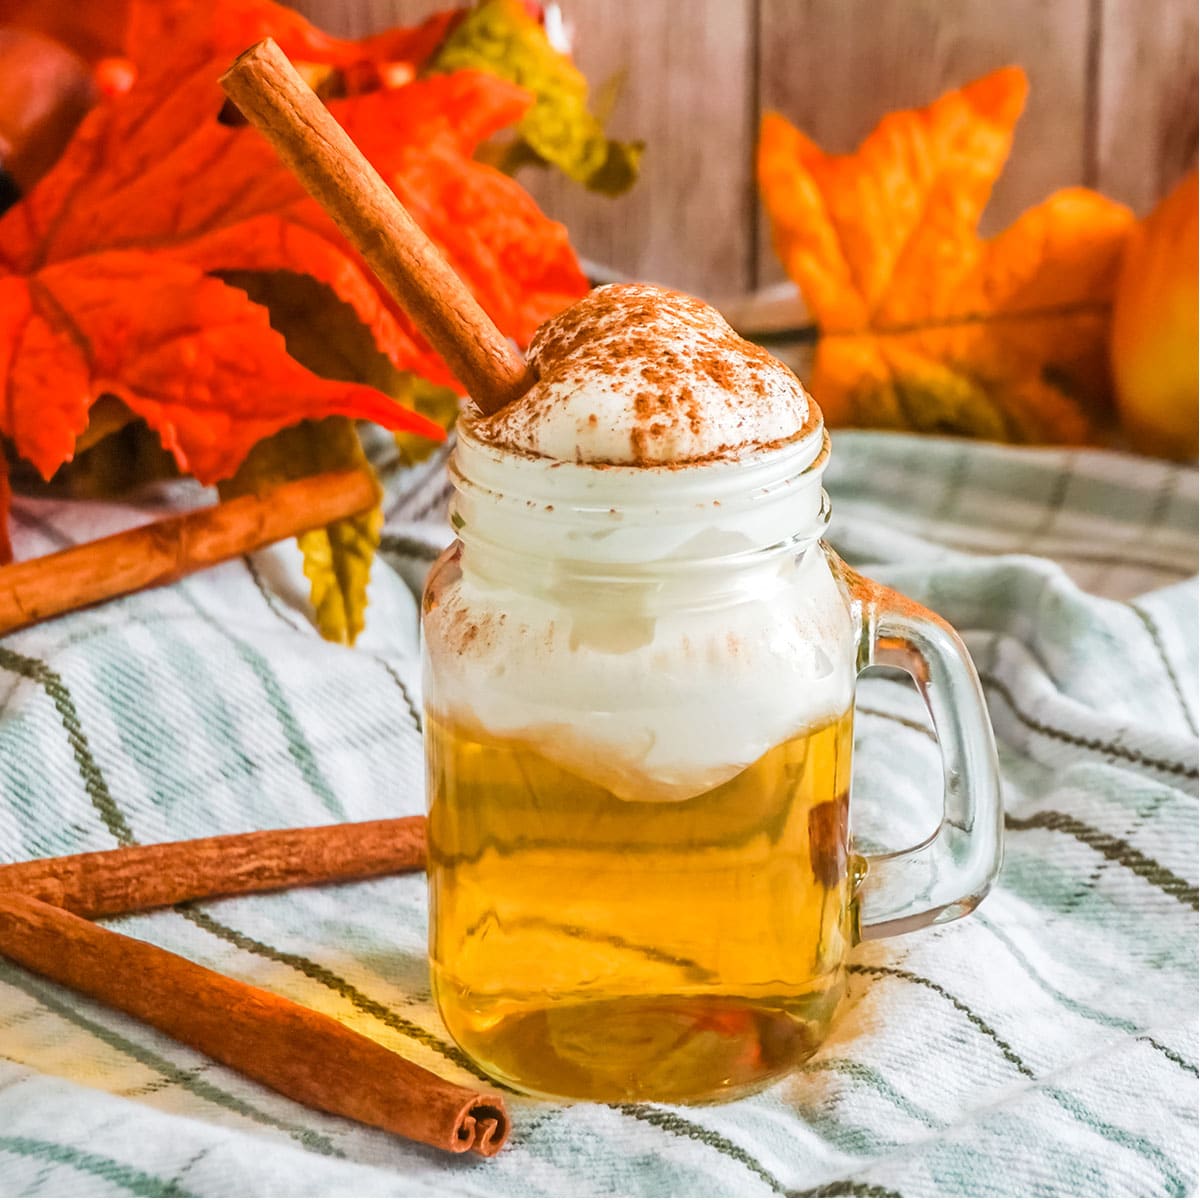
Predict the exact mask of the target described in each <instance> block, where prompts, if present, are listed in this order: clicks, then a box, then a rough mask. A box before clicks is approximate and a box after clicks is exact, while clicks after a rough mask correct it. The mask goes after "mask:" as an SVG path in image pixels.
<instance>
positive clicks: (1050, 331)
mask: <svg viewBox="0 0 1200 1200" xmlns="http://www.w3.org/2000/svg"><path fill="white" fill-rule="evenodd" d="M1025 94H1026V81H1025V76H1024V74H1023V72H1021V71H1020V70H1018V69H1016V68H1006V69H1003V70H1000V71H996V72H993V73H992V74H990V75H987V76H984V78H982V79H980V80H978V81H977V82H975V83H973V84H970V85H968V86H967V87H964V88H962V89H961V90H958V91H953V92H949V93H947V94H946V95H945V96H943V97H941V99H939V100H937V101H935V102H934V103H933V104H931V105H930V106H929V107H928V108H924V109H919V110H915V111H911V112H897V113H892V114H890V115H888V116H886V117H885V118H884V119H883V120H882V121H881V122H880V124H879V125H878V127H877V128H876V129H875V131H874V132H873V133H871V134H870V135H869V136H868V137H867V139H866V140H865V141H864V142H863V143H862V145H861V146H860V147H859V148H858V150H857V151H856V152H854V153H853V154H848V155H828V154H826V153H825V152H824V151H822V150H821V149H820V147H818V146H817V145H815V144H814V143H813V142H812V141H811V140H810V139H809V138H808V137H806V136H805V135H804V134H803V133H801V132H800V131H799V130H797V129H795V128H793V127H792V126H791V125H789V124H788V122H787V121H785V120H784V119H783V118H782V117H781V116H779V115H777V114H768V115H767V116H766V117H765V118H764V120H763V127H762V136H761V140H760V144H759V156H758V177H759V183H760V187H761V190H762V195H763V199H764V202H765V204H766V208H767V211H768V214H769V215H770V218H771V223H772V231H773V234H774V239H775V245H776V248H777V250H778V252H779V254H780V257H781V258H782V260H783V263H784V266H785V267H786V269H787V271H788V274H789V275H791V277H792V278H793V279H794V280H795V281H796V283H797V284H798V285H799V287H800V290H801V293H802V294H803V296H804V299H805V302H806V304H807V305H808V307H809V309H810V311H811V312H812V313H813V315H814V317H815V319H816V322H817V325H818V328H819V335H820V336H819V339H818V342H817V351H816V357H815V360H814V364H813V369H812V376H811V386H812V391H813V394H814V395H815V396H816V398H817V401H818V402H819V403H820V405H821V407H822V409H823V410H824V412H825V414H826V417H827V418H828V419H829V421H830V422H831V423H834V424H851V425H873V426H884V427H893V428H907V429H918V430H928V431H938V432H945V433H957V434H966V435H973V436H983V437H989V438H995V439H1000V440H1007V441H1020V442H1036V441H1061V442H1081V441H1087V440H1090V439H1091V438H1092V437H1094V436H1095V432H1096V429H1097V426H1098V423H1099V422H1100V421H1101V420H1102V419H1103V417H1104V414H1105V412H1106V409H1107V406H1108V402H1109V378H1108V371H1107V364H1106V353H1105V341H1106V337H1107V329H1108V321H1109V310H1110V307H1111V297H1112V292H1113V286H1114V283H1115V279H1116V272H1117V267H1118V264H1119V261H1120V255H1121V251H1122V248H1123V245H1124V241H1125V238H1126V236H1127V234H1128V232H1129V229H1130V227H1131V225H1132V222H1133V217H1132V214H1131V213H1130V212H1129V211H1128V210H1127V209H1126V208H1124V207H1123V206H1121V205H1119V204H1115V203H1113V202H1112V201H1110V200H1107V199H1105V198H1104V197H1103V196H1100V195H1098V194H1096V193H1094V192H1090V191H1087V190H1086V189H1083V188H1069V189H1066V190H1063V191H1060V192H1056V193H1055V194H1053V195H1052V196H1050V197H1049V198H1048V199H1047V200H1045V201H1044V202H1043V203H1041V204H1039V205H1037V206H1036V207H1034V208H1032V209H1030V210H1029V211H1028V212H1026V213H1025V214H1024V215H1023V216H1022V217H1020V218H1019V219H1018V220H1017V221H1016V222H1015V223H1014V224H1013V225H1012V226H1011V227H1010V228H1009V229H1007V230H1006V231H1005V232H1003V233H1001V234H1000V235H999V236H997V237H995V238H993V239H992V240H991V241H984V240H982V239H981V238H980V237H979V236H978V233H977V227H978V223H979V218H980V216H981V215H982V213H983V209H984V207H985V205H986V204H987V200H988V197H989V195H990V194H991V190H992V186H993V184H994V183H995V181H996V179H997V178H998V176H999V174H1000V171H1001V170H1002V168H1003V166H1004V163H1005V161H1006V159H1007V158H1008V153H1009V149H1010V147H1011V143H1012V132H1013V128H1014V126H1015V125H1016V122H1017V119H1018V118H1019V116H1020V113H1021V109H1022V107H1023V105H1024V100H1025Z"/></svg>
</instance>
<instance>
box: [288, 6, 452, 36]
mask: <svg viewBox="0 0 1200 1200" xmlns="http://www.w3.org/2000/svg"><path fill="white" fill-rule="evenodd" d="M288 3H289V7H291V8H294V9H296V10H297V11H298V12H302V13H303V14H304V15H305V16H306V17H307V18H308V19H309V20H310V21H312V22H313V23H314V24H316V25H320V26H321V28H322V29H325V30H327V31H328V32H329V33H333V34H336V35H337V36H338V37H362V36H363V35H364V34H367V33H376V32H378V31H379V30H380V29H387V28H388V27H389V26H391V25H414V24H416V22H418V21H422V20H424V19H425V18H426V17H427V16H429V15H430V14H431V13H435V12H443V11H445V10H446V9H447V8H450V7H453V4H452V0H288Z"/></svg>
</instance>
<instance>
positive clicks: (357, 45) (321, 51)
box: [76, 0, 463, 91]
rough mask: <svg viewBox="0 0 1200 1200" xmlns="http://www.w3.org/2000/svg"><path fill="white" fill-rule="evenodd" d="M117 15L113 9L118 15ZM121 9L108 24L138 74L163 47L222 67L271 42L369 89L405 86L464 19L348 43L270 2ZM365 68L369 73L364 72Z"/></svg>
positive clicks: (442, 17) (145, 0)
mask: <svg viewBox="0 0 1200 1200" xmlns="http://www.w3.org/2000/svg"><path fill="white" fill-rule="evenodd" d="M76 2H77V0H76ZM121 7H122V6H121V5H116V6H115V8H116V10H117V11H118V12H119V10H120V9H121ZM124 7H125V9H126V12H125V14H124V16H123V17H120V18H118V17H116V16H114V20H118V19H119V20H120V21H121V24H122V30H121V35H120V40H121V44H122V46H123V48H124V51H125V53H126V54H127V55H128V56H129V58H130V60H131V61H132V62H133V63H134V64H135V66H136V67H137V68H138V70H139V71H151V72H153V71H155V70H156V69H158V68H159V66H160V65H161V62H162V48H163V46H164V45H171V46H183V47H185V48H186V50H187V53H188V55H189V56H190V58H191V59H192V60H194V61H197V60H198V61H216V60H225V62H226V65H227V64H228V62H229V61H232V59H233V58H235V57H236V56H237V55H238V54H240V53H241V52H242V51H243V50H245V49H246V47H247V46H251V45H253V44H254V43H255V42H257V41H261V40H262V39H263V38H265V37H272V38H274V39H275V41H276V42H277V43H278V45H279V47H280V48H281V49H282V50H283V52H284V54H286V55H287V56H288V58H290V59H291V60H292V61H293V62H294V63H295V64H296V65H297V66H298V67H299V68H300V69H301V70H302V71H306V68H311V67H313V66H316V65H324V66H327V67H332V68H337V69H339V70H341V71H345V72H349V73H351V75H352V76H354V77H355V78H357V79H363V78H370V79H373V80H374V83H375V85H376V86H380V85H382V86H399V85H402V84H405V83H409V82H411V81H412V79H413V76H414V74H415V72H416V71H417V69H419V68H420V67H421V66H422V65H423V64H424V63H425V62H426V61H427V60H428V59H429V58H430V56H431V55H432V54H433V53H434V51H435V50H436V49H437V48H438V46H440V45H441V44H442V43H443V42H444V41H445V39H446V36H447V35H448V33H449V32H450V31H451V30H452V29H453V28H454V26H455V25H456V24H457V23H458V22H459V21H460V20H461V18H462V15H463V14H462V10H461V9H458V8H453V7H449V8H447V10H446V11H444V12H440V13H435V14H433V15H432V16H430V17H429V18H427V19H426V20H425V21H423V22H422V23H421V24H419V25H415V26H412V27H404V26H399V27H396V28H393V29H387V30H384V31H383V32H381V33H377V34H373V35H370V36H368V37H364V38H357V39H347V38H338V37H334V36H332V35H331V34H328V33H326V32H325V31H324V30H322V29H319V28H317V26H315V25H313V24H311V22H309V21H308V20H306V19H305V18H304V17H303V16H301V15H300V13H298V12H296V11H295V10H294V9H292V8H288V7H286V6H285V5H282V4H276V3H274V2H273V0H206V2H205V3H203V4H197V3H196V0H131V2H129V3H127V4H126V5H125V6H124ZM176 63H178V57H176ZM370 67H374V68H375V69H374V71H371V70H365V68H370ZM306 73H307V71H306ZM310 82H311V80H310ZM349 90H350V91H359V90H365V88H360V87H351V88H350V89H349Z"/></svg>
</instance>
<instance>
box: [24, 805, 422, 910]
mask: <svg viewBox="0 0 1200 1200" xmlns="http://www.w3.org/2000/svg"><path fill="white" fill-rule="evenodd" d="M424 865H425V818H424V817H399V818H395V819H393V820H385V821H356V822H353V823H351V824H347V825H320V826H315V827H312V828H308V829H268V830H264V831H261V832H258V833H236V834H224V835H221V836H219V837H207V838H197V839H195V840H193V841H186V842H162V843H160V844H158V845H154V846H126V847H123V848H122V849H120V850H98V851H94V852H92V853H88V854H70V855H65V856H63V857H61V858H42V859H35V860H33V861H32V862H20V863H12V864H8V865H4V866H0V891H5V892H16V893H20V894H21V895H25V896H32V897H35V898H36V899H38V900H43V901H45V902H46V903H47V904H53V905H55V906H56V907H57V908H64V909H67V910H68V911H69V912H73V913H75V914H76V915H77V916H81V917H115V916H119V915H121V914H122V913H131V912H141V911H143V910H145V909H151V908H166V907H167V906H169V905H171V904H179V903H180V902H181V901H184V900H206V899H212V898H214V897H217V896H240V895H246V894H248V893H252V892H270V891H277V890H279V889H281V888H290V887H307V886H310V885H312V884H318V883H346V882H349V881H351V880H356V879H374V878H377V877H378V876H381V875H394V874H399V873H401V872H403V871H416V870H420V869H421V868H423V867H424Z"/></svg>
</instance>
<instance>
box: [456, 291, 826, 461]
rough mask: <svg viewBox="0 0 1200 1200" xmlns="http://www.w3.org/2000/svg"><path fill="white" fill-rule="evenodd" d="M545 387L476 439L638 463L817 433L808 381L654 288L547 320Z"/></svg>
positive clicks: (691, 305) (523, 450) (540, 338)
mask: <svg viewBox="0 0 1200 1200" xmlns="http://www.w3.org/2000/svg"><path fill="white" fill-rule="evenodd" d="M528 360H529V362H530V363H531V364H532V366H533V367H534V369H535V371H536V373H537V376H538V381H537V382H536V383H535V384H534V385H533V387H532V388H530V390H529V391H528V392H527V393H526V394H525V395H524V396H522V397H521V398H520V399H519V400H516V401H514V402H513V403H511V404H509V405H507V406H506V407H504V408H502V409H501V410H500V411H499V412H498V413H496V414H495V415H493V416H491V417H484V418H474V419H472V420H471V421H470V425H471V428H472V430H473V432H474V434H475V436H476V437H478V438H479V439H480V440H481V441H484V442H487V443H489V444H490V445H492V446H495V447H497V448H500V449H505V450H509V451H512V452H514V453H517V454H524V455H533V456H536V457H539V458H549V459H553V460H555V461H557V462H577V463H593V464H610V465H617V464H620V465H630V466H663V465H670V466H682V465H688V464H694V463H699V462H703V461H712V460H720V459H738V458H742V457H744V456H746V455H748V454H753V453H755V452H757V451H760V450H765V449H770V448H772V447H777V446H780V445H783V444H785V443H787V442H788V441H790V440H792V439H794V438H797V437H800V436H802V435H804V434H805V433H808V432H811V430H812V427H813V424H814V417H815V406H814V405H812V404H811V402H810V401H809V398H808V395H807V393H806V392H805V390H804V388H803V387H802V386H801V384H800V381H799V380H798V379H797V378H796V376H795V375H793V374H792V372H791V371H790V370H788V368H787V367H785V366H784V365H783V364H782V363H781V362H779V361H778V360H777V359H775V358H773V357H772V356H771V355H770V354H768V353H767V352H766V351H765V350H763V349H762V348H761V347H759V346H755V345H754V344H753V343H751V342H747V341H745V340H744V339H743V338H740V337H739V336H738V335H737V334H736V333H734V331H733V330H732V329H731V328H730V327H729V325H728V324H727V323H726V321H725V319H724V318H723V317H722V316H721V314H720V313H718V312H717V311H716V309H714V308H712V307H711V306H709V305H707V304H705V303H704V302H703V301H701V300H697V299H695V298H694V297H692V296H686V295H683V294H682V293H680V292H673V291H668V290H666V289H664V288H658V287H653V286H650V285H648V284H623V283H617V284H610V285H608V286H607V287H601V288H597V289H595V290H594V291H592V292H590V293H589V294H588V295H587V296H585V297H584V298H583V299H582V300H580V301H579V302H578V303H576V304H574V305H572V306H571V307H570V308H568V309H567V310H566V311H565V312H562V313H560V314H559V315H558V316H557V317H554V318H553V319H552V320H550V321H547V322H546V324H544V325H543V326H542V327H541V329H539V330H538V332H537V334H536V335H535V336H534V339H533V342H532V344H531V345H530V347H529V354H528Z"/></svg>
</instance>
